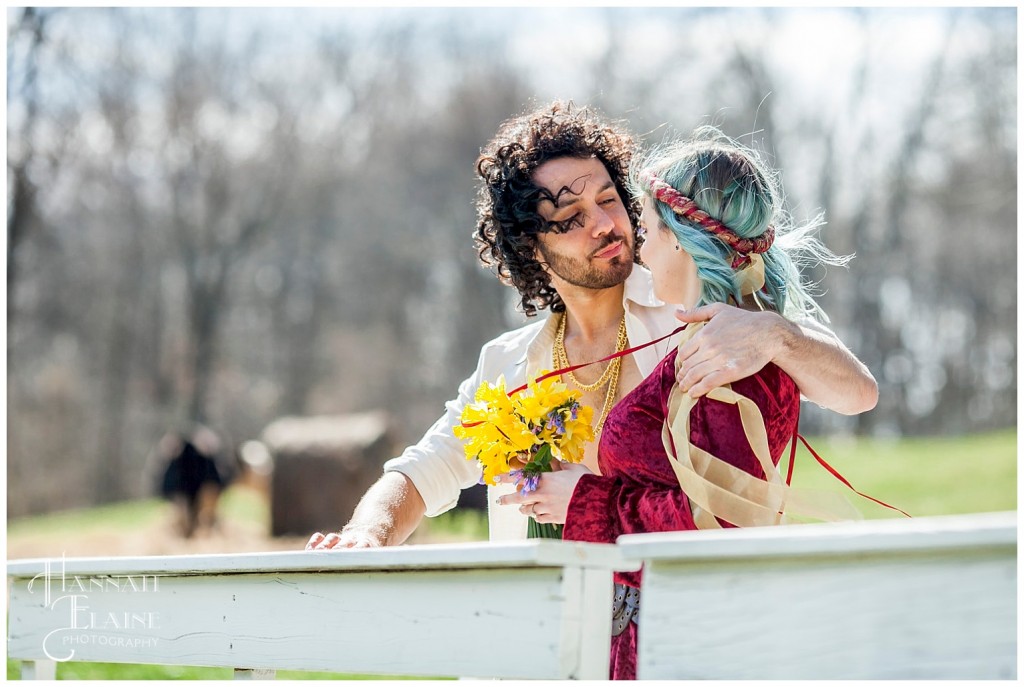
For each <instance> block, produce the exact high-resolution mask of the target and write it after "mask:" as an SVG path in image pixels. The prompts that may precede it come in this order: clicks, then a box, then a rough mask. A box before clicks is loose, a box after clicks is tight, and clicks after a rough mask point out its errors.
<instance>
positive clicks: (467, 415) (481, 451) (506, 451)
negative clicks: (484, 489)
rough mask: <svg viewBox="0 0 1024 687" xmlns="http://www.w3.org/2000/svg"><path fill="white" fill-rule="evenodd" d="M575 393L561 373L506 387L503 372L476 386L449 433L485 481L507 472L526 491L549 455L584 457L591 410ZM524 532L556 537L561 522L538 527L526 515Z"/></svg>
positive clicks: (545, 469) (590, 430) (569, 458)
mask: <svg viewBox="0 0 1024 687" xmlns="http://www.w3.org/2000/svg"><path fill="white" fill-rule="evenodd" d="M579 398H580V393H579V392H578V391H570V390H569V389H568V388H567V387H566V385H565V384H563V383H562V381H561V377H555V376H547V371H546V370H545V371H544V374H541V376H540V377H538V378H537V379H536V380H533V381H531V382H529V383H528V384H526V385H524V386H522V387H519V388H518V389H513V390H512V391H510V392H506V390H505V378H504V377H503V376H502V377H499V378H498V380H497V382H496V383H495V384H493V385H492V384H490V383H488V382H484V383H483V384H481V385H480V388H478V389H477V391H476V395H475V400H474V402H473V403H470V404H468V405H466V407H465V408H463V410H462V416H461V421H462V424H461V425H459V426H457V427H455V429H454V433H455V436H456V437H457V438H459V439H461V440H462V441H463V443H464V444H465V446H464V448H465V451H466V459H467V460H477V461H479V463H480V466H481V467H482V468H483V479H482V482H483V483H484V484H489V485H493V484H494V477H495V475H500V474H503V473H510V474H512V475H513V476H514V477H515V478H516V484H517V486H518V487H519V488H520V491H521V493H524V494H525V493H529V492H530V491H533V490H534V489H536V488H537V482H538V480H539V479H540V476H541V474H542V473H544V472H550V471H551V461H552V459H557V460H564V461H567V462H570V463H578V462H580V461H581V460H583V449H584V447H585V445H586V443H587V442H588V441H592V440H593V438H594V431H593V428H592V426H591V423H592V421H593V416H594V411H593V408H591V407H590V406H585V405H582V404H581V403H580V402H579ZM529 536H547V537H560V536H561V525H554V526H551V525H543V526H542V525H538V523H537V522H536V521H535V520H533V518H530V530H529Z"/></svg>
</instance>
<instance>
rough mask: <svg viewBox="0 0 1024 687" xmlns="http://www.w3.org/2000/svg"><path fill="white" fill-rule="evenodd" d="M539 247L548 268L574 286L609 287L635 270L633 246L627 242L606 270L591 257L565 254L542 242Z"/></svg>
mask: <svg viewBox="0 0 1024 687" xmlns="http://www.w3.org/2000/svg"><path fill="white" fill-rule="evenodd" d="M611 243H612V242H609V243H607V244H605V245H604V246H603V247H602V248H599V249H598V250H597V251H595V252H599V251H601V250H603V249H604V248H607V247H608V246H609V245H610V244H611ZM537 247H538V249H539V250H540V254H541V257H543V258H544V262H545V263H546V264H547V268H548V270H549V271H551V272H552V273H554V274H556V275H558V276H559V277H560V278H561V279H563V280H564V281H566V282H568V283H570V284H572V285H573V286H579V287H582V288H585V289H607V288H611V287H612V286H618V285H619V284H621V283H622V282H624V281H626V278H627V277H628V276H629V274H630V272H632V271H633V256H632V248H631V247H630V246H628V245H626V244H625V243H623V246H622V249H623V250H622V253H620V254H619V255H617V256H615V257H614V258H613V259H611V260H608V261H607V262H608V267H607V268H606V269H604V270H601V269H598V268H597V267H595V266H594V265H593V264H592V263H591V261H590V259H589V258H583V259H580V258H575V257H571V256H568V255H564V254H562V253H559V252H557V251H555V250H552V249H550V248H545V246H544V245H543V244H541V243H538V246H537Z"/></svg>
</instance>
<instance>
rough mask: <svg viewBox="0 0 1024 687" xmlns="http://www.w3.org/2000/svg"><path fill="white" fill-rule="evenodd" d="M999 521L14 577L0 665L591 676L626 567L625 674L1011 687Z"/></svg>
mask: <svg viewBox="0 0 1024 687" xmlns="http://www.w3.org/2000/svg"><path fill="white" fill-rule="evenodd" d="M1016 517H1017V516H1016V513H1015V512H1014V513H1000V514H985V515H971V516H950V517H942V518H918V519H914V520H883V521H866V522H857V523H841V524H829V525H794V526H788V527H774V528H756V529H746V530H724V531H717V532H678V533H666V534H645V535H631V536H626V537H621V538H620V539H619V543H618V545H617V546H600V545H589V544H577V543H571V542H558V541H536V540H534V541H529V542H517V543H503V544H467V545H457V546H450V545H445V546H409V547H398V548H391V549H378V550H360V551H342V552H331V551H328V552H305V551H302V552H294V553H293V552H285V553H268V554H247V555H214V556H173V557H150V558H120V559H98V558H96V559H88V558H80V559H67V560H64V561H62V560H61V559H56V560H46V561H44V560H33V561H14V562H12V563H10V564H9V565H8V578H9V585H10V606H9V626H8V632H9V639H8V656H9V657H11V658H14V659H20V660H22V661H23V662H24V663H23V674H24V676H25V677H44V678H45V677H51V678H52V677H53V676H54V675H55V661H57V660H75V661H110V662H118V663H154V664H165V665H194V666H226V667H232V668H235V669H236V671H235V675H236V677H240V678H260V677H273V671H274V670H278V669H296V670H322V671H337V672H349V673H370V674H385V675H421V676H425V677H427V676H439V677H440V676H469V677H477V678H485V677H487V678H491V677H504V678H587V679H589V678H595V679H601V678H605V677H607V670H608V649H609V637H608V635H609V631H610V625H611V622H610V605H611V575H612V571H613V570H629V569H636V568H637V567H638V566H639V565H640V563H641V562H642V563H643V564H644V566H645V570H644V590H643V596H642V598H641V611H640V631H639V642H640V646H639V665H638V676H639V677H640V678H655V679H666V678H671V679H679V678H693V679H700V678H733V679H841V678H857V679H868V678H871V679H875V678H892V679H900V678H907V679H937V678H938V679H941V678H960V679H983V678H996V679H1015V678H1016V675H1017V651H1016V646H1017V640H1016V618H1017V612H1016V608H1017V593H1016V550H1017V547H1016V544H1017V538H1016V532H1017V526H1016ZM72 652H74V653H73V654H72Z"/></svg>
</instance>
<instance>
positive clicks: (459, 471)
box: [384, 356, 483, 517]
mask: <svg viewBox="0 0 1024 687" xmlns="http://www.w3.org/2000/svg"><path fill="white" fill-rule="evenodd" d="M482 361H483V356H481V363H482ZM480 374H481V365H480V364H478V365H477V369H476V372H474V373H473V375H472V376H471V377H469V378H468V379H466V380H465V381H464V382H462V384H460V385H459V395H458V397H456V398H454V399H452V400H451V401H448V402H447V403H446V404H445V413H444V415H442V416H441V417H440V418H438V420H437V422H435V423H434V425H433V426H432V427H431V428H430V429H429V430H427V433H426V434H424V435H423V438H422V439H420V440H419V442H418V443H416V444H415V445H413V446H410V447H409V448H407V449H405V451H403V452H402V455H400V456H398V457H397V458H392V459H391V460H389V461H388V462H386V463H385V464H384V472H400V473H402V474H403V475H405V476H406V477H408V478H409V479H411V480H412V483H413V484H414V485H415V486H416V490H417V491H418V492H419V493H420V496H422V497H423V502H424V503H425V504H426V506H427V510H426V515H427V516H429V517H433V516H436V515H440V514H441V513H444V512H445V511H448V510H451V509H452V508H454V507H455V504H457V503H458V501H459V493H460V492H461V491H462V490H463V489H465V488H467V487H471V486H473V485H474V484H476V483H477V482H479V481H480V476H481V474H482V473H481V470H480V465H479V464H478V463H477V462H476V461H475V460H467V459H466V453H465V451H464V450H463V448H462V442H460V441H459V440H458V439H456V438H455V435H454V434H453V432H452V429H453V428H454V427H455V426H456V425H457V424H459V422H460V418H461V416H462V409H463V407H465V405H466V404H467V403H469V402H471V401H472V400H473V394H474V393H475V392H476V388H477V387H478V386H479V385H480Z"/></svg>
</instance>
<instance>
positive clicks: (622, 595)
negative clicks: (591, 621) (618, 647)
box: [612, 584, 640, 637]
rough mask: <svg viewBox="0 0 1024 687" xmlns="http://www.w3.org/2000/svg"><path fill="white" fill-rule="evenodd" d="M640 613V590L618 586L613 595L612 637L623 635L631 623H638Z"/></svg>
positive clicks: (622, 585)
mask: <svg viewBox="0 0 1024 687" xmlns="http://www.w3.org/2000/svg"><path fill="white" fill-rule="evenodd" d="M639 612H640V590H639V589H637V588H636V587H629V586H627V585H624V584H616V585H615V592H614V593H613V595H612V637H615V636H617V635H620V634H622V633H623V632H624V631H625V629H626V627H628V626H629V623H630V621H632V622H634V623H635V622H637V613H639Z"/></svg>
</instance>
